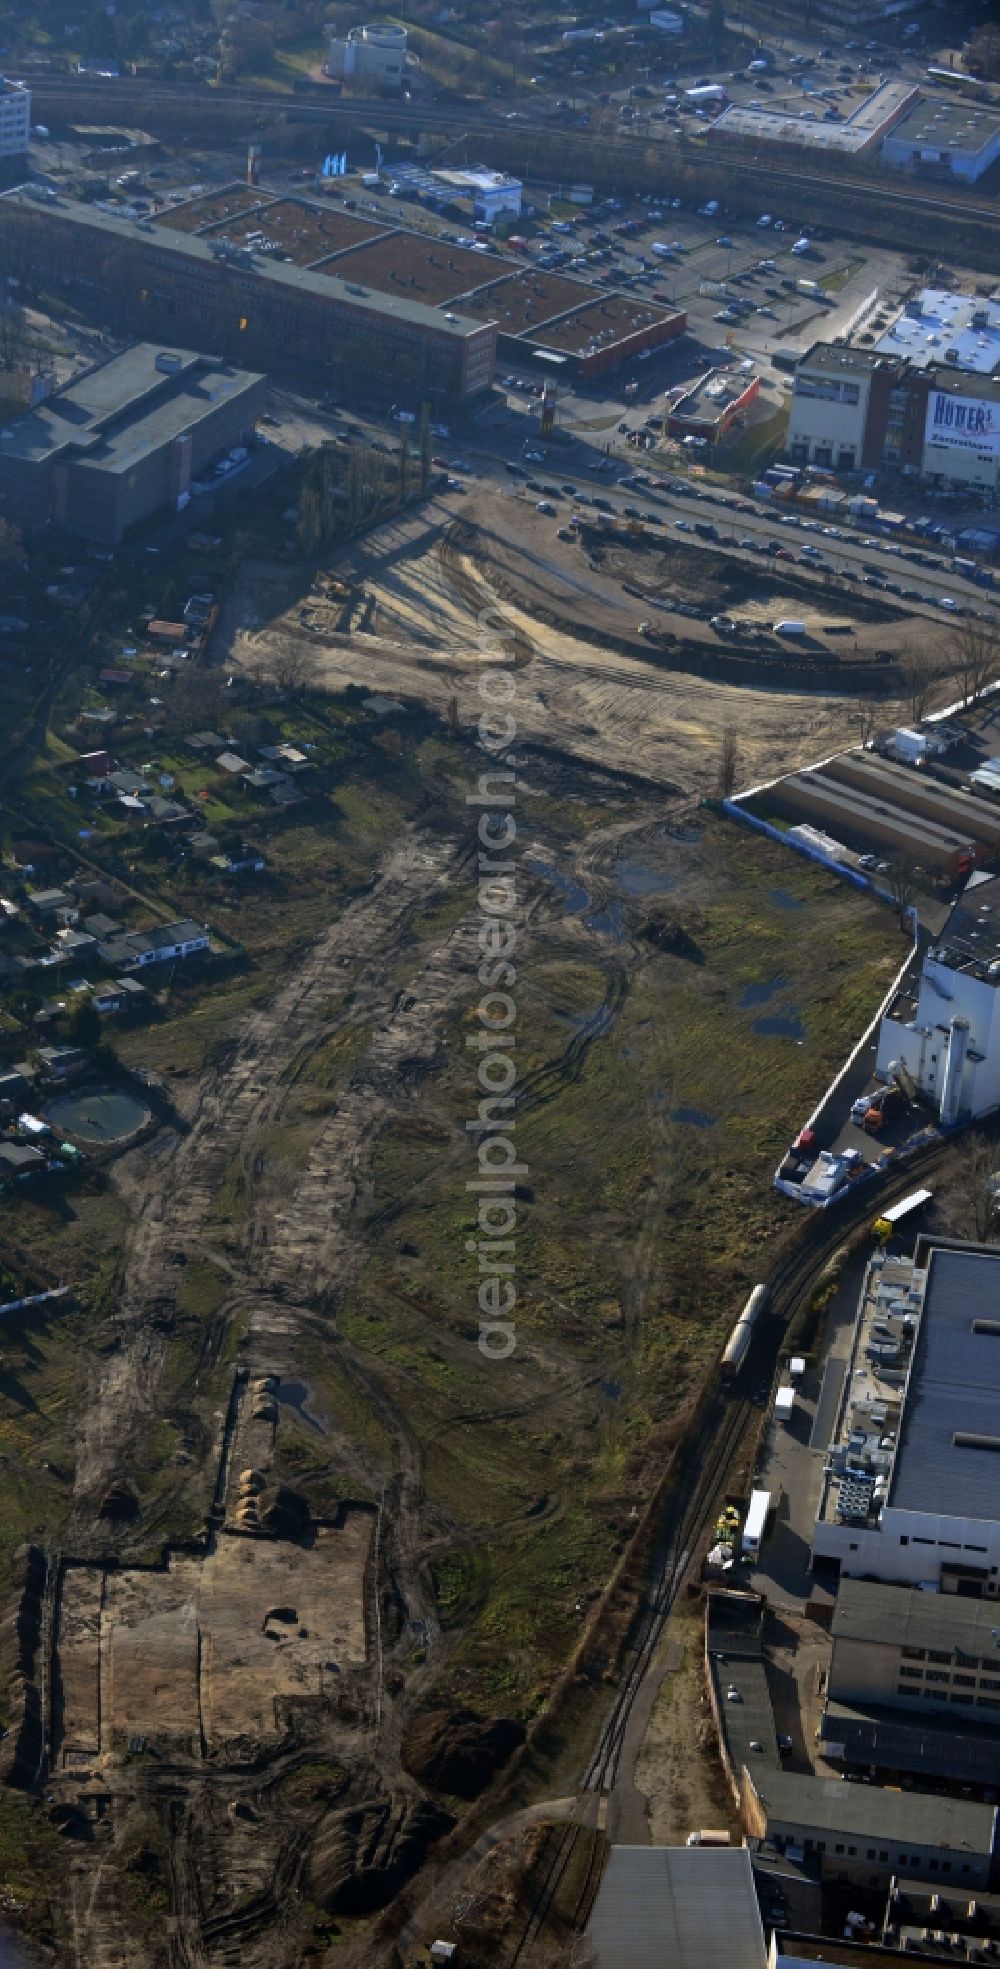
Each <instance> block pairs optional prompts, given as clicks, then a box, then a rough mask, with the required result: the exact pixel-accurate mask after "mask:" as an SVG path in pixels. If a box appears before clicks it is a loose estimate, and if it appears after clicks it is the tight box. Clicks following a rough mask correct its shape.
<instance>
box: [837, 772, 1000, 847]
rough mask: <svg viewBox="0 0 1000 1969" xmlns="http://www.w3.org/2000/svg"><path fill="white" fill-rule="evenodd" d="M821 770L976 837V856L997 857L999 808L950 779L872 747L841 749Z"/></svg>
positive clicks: (861, 790) (874, 796) (891, 803)
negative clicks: (899, 761)
mask: <svg viewBox="0 0 1000 1969" xmlns="http://www.w3.org/2000/svg"><path fill="white" fill-rule="evenodd" d="M823 772H824V774H825V776H826V777H827V778H828V779H834V780H839V781H841V782H842V783H843V784H844V785H845V786H853V787H856V788H857V790H858V792H859V793H866V794H868V795H869V796H870V797H871V798H872V799H874V800H881V801H884V802H885V803H886V805H887V806H889V807H894V808H897V809H898V808H902V809H903V811H904V812H905V813H910V814H915V815H917V816H918V817H920V818H922V819H924V820H930V821H934V822H936V823H937V825H938V826H939V827H944V828H947V829H950V830H951V832H952V833H954V834H958V835H960V836H961V837H962V838H963V839H969V840H971V841H973V842H974V843H975V844H976V859H977V861H980V862H982V861H984V860H988V861H995V860H996V859H997V857H998V856H1000V809H996V808H990V807H988V806H987V805H986V804H985V803H984V802H983V801H982V800H978V799H976V798H975V796H974V795H973V794H969V793H963V792H962V790H961V788H960V787H957V786H952V785H950V784H949V783H948V781H947V780H943V779H935V778H934V777H933V775H932V774H928V773H924V772H915V771H914V770H913V768H912V767H911V766H900V765H897V764H895V763H894V762H893V761H892V760H891V759H880V758H878V757H877V756H876V755H875V754H874V753H873V752H842V753H841V754H840V755H839V757H838V758H836V759H830V760H828V761H827V763H826V764H825V765H824V767H823Z"/></svg>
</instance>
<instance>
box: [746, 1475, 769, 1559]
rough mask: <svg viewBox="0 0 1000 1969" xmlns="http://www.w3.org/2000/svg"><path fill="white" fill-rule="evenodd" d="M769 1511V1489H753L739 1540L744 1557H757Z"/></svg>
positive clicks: (758, 1556)
mask: <svg viewBox="0 0 1000 1969" xmlns="http://www.w3.org/2000/svg"><path fill="white" fill-rule="evenodd" d="M770 1512H771V1493H770V1491H769V1490H755V1491H753V1492H752V1493H751V1496H750V1503H749V1506H748V1508H747V1515H746V1518H745V1520H744V1524H743V1536H742V1539H741V1541H740V1544H741V1549H742V1552H743V1557H744V1558H745V1559H759V1558H760V1548H761V1546H762V1544H763V1542H764V1531H765V1528H766V1526H767V1520H768V1517H769V1516H770Z"/></svg>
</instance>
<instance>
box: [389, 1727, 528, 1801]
mask: <svg viewBox="0 0 1000 1969" xmlns="http://www.w3.org/2000/svg"><path fill="white" fill-rule="evenodd" d="M523 1742H524V1726H523V1724H521V1723H515V1722H512V1721H511V1719H510V1718H509V1717H507V1716H489V1717H486V1716H477V1715H476V1713H475V1711H474V1710H472V1709H427V1710H425V1711H424V1712H423V1714H422V1715H421V1716H417V1717H415V1718H414V1721H413V1722H412V1723H411V1725H410V1727H409V1729H408V1731H407V1733H406V1735H405V1737H404V1739H403V1763H404V1764H405V1766H406V1769H407V1770H408V1771H409V1772H410V1773H411V1775H412V1776H413V1777H415V1778H419V1779H420V1782H421V1783H422V1784H429V1785H433V1786H434V1788H435V1790H437V1791H448V1792H451V1794H452V1795H453V1797H455V1798H478V1796H479V1794H480V1792H481V1791H485V1789H486V1786H487V1785H488V1784H489V1782H490V1779H491V1778H492V1777H493V1776H494V1775H495V1773H496V1772H497V1771H499V1770H502V1769H503V1766H504V1765H505V1764H506V1762H507V1759H508V1758H509V1757H510V1756H511V1755H512V1753H513V1752H514V1751H515V1750H516V1749H517V1747H518V1745H519V1744H521V1743H523Z"/></svg>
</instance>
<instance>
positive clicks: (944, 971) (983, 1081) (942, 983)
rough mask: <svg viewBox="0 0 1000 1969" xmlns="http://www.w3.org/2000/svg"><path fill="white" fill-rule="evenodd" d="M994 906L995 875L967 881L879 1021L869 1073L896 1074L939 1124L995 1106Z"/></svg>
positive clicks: (998, 936) (999, 1018)
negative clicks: (912, 975)
mask: <svg viewBox="0 0 1000 1969" xmlns="http://www.w3.org/2000/svg"><path fill="white" fill-rule="evenodd" d="M998 909H1000V878H998V877H996V876H991V877H988V878H987V879H986V880H985V881H977V882H973V883H971V884H970V886H969V888H968V889H967V890H966V892H965V895H964V896H963V897H962V900H961V902H960V903H958V904H957V906H956V907H955V908H954V909H953V910H952V913H951V915H950V917H949V918H948V922H947V924H946V926H945V928H944V931H943V932H942V935H941V938H940V941H939V942H938V943H936V944H933V945H932V946H931V947H930V949H929V950H928V951H927V953H926V955H925V957H924V961H923V964H922V966H921V970H920V976H919V978H918V980H917V982H916V987H915V988H914V986H913V985H912V984H910V983H907V984H906V985H904V986H903V989H902V990H901V992H900V994H899V996H898V998H897V999H896V1000H895V1001H894V1003H893V1004H892V1005H891V1006H890V1009H889V1011H888V1012H887V1013H886V1015H885V1017H884V1019H883V1020H882V1024H881V1026H880V1028H879V1036H878V1050H877V1054H876V1072H877V1073H879V1074H881V1075H882V1077H883V1078H884V1079H887V1080H889V1079H896V1078H899V1077H900V1074H901V1075H902V1077H903V1078H904V1080H905V1081H906V1082H907V1083H910V1084H912V1086H913V1088H914V1090H915V1091H916V1092H917V1093H918V1094H919V1095H921V1096H922V1097H923V1098H924V1100H926V1101H929V1102H931V1103H932V1104H933V1106H934V1108H935V1110H936V1113H937V1115H938V1118H939V1120H940V1121H941V1122H942V1123H943V1124H944V1125H945V1127H951V1126H952V1125H953V1124H954V1123H956V1122H959V1121H967V1120H974V1119H975V1118H976V1117H977V1116H980V1115H985V1114H989V1113H990V1112H991V1111H992V1110H993V1109H994V1108H996V1107H998V1106H1000V916H998V915H997V914H996V912H997V910H998Z"/></svg>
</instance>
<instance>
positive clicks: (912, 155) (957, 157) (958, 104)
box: [882, 95, 1000, 184]
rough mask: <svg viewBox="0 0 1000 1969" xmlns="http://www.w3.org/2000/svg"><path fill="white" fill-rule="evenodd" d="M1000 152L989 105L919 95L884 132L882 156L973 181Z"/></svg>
mask: <svg viewBox="0 0 1000 1969" xmlns="http://www.w3.org/2000/svg"><path fill="white" fill-rule="evenodd" d="M998 157H1000V116H998V115H997V112H996V110H995V109H990V108H987V107H985V106H984V105H980V104H979V103H970V102H969V101H968V100H967V99H966V98H964V97H961V96H956V97H954V98H953V99H951V100H947V99H943V98H942V97H941V96H939V95H936V96H921V98H920V99H919V101H918V102H916V103H914V105H913V107H912V109H909V110H908V111H907V112H906V115H905V116H903V117H902V118H901V119H900V121H899V122H898V123H896V124H895V125H894V126H893V128H892V129H891V130H890V131H889V132H888V133H887V134H886V136H885V138H884V139H883V143H882V162H883V164H889V165H892V166H894V167H895V169H897V170H901V171H912V172H913V173H914V175H915V176H918V177H923V178H932V179H933V178H936V179H940V178H962V179H964V180H965V182H966V183H967V184H975V182H976V179H977V178H981V177H982V175H983V172H984V171H988V170H989V167H990V165H991V164H992V163H994V162H995V160H996V159H997V158H998Z"/></svg>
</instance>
